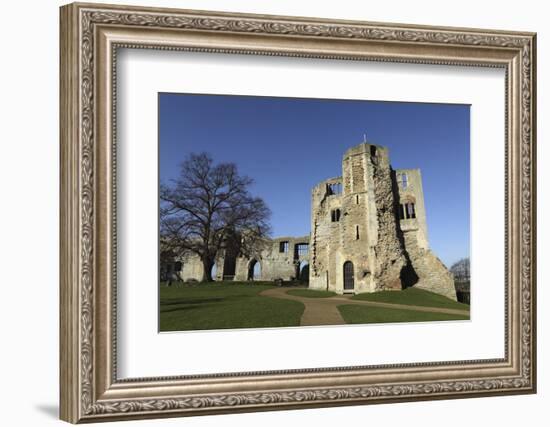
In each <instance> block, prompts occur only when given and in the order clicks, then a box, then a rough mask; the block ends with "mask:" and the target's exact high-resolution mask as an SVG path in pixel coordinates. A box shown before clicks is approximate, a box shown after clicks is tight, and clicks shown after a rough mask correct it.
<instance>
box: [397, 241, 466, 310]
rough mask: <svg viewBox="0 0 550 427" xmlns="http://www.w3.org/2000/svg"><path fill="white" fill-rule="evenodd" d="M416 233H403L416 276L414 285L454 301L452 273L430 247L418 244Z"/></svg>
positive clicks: (454, 292) (454, 291)
mask: <svg viewBox="0 0 550 427" xmlns="http://www.w3.org/2000/svg"><path fill="white" fill-rule="evenodd" d="M416 233H417V232H416V231H407V232H405V233H404V239H405V247H406V248H407V253H408V254H409V258H410V260H411V263H412V266H413V268H414V271H415V272H416V274H417V276H418V283H416V284H415V285H414V287H415V288H420V289H425V290H427V291H430V292H434V293H436V294H440V295H443V296H446V297H447V298H450V299H452V300H454V301H456V300H457V298H456V290H455V285H454V278H453V275H452V273H451V272H450V271H449V270H447V267H445V264H443V263H442V262H441V260H440V259H439V258H438V257H437V256H435V254H434V253H433V252H432V251H431V250H430V249H424V248H421V247H419V246H418V237H417V236H416Z"/></svg>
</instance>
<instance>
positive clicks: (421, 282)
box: [395, 169, 457, 301]
mask: <svg viewBox="0 0 550 427" xmlns="http://www.w3.org/2000/svg"><path fill="white" fill-rule="evenodd" d="M395 176H396V181H397V186H396V187H397V191H398V195H397V197H398V201H399V205H398V214H399V209H403V211H401V215H400V217H401V219H400V221H399V222H400V231H401V233H402V235H403V241H404V244H405V250H406V252H407V255H408V257H409V259H410V262H411V266H412V269H413V270H414V272H415V274H416V276H417V282H416V283H415V284H414V285H413V286H415V287H417V288H420V289H425V290H428V291H431V292H435V293H437V294H440V295H443V296H446V297H447V298H450V299H452V300H455V301H456V299H457V297H456V290H455V286H454V278H453V275H452V273H451V272H450V271H449V270H448V269H447V267H446V266H445V264H443V263H442V262H441V260H440V259H439V258H438V257H437V256H436V255H435V254H434V253H433V252H432V251H431V250H430V248H429V244H428V225H427V221H426V208H425V205H424V189H423V187H422V175H421V173H420V169H397V170H396V171H395ZM410 203H413V204H414V209H413V211H414V218H412V217H408V216H410V215H407V212H406V209H407V208H406V205H407V204H410ZM398 218H399V216H398Z"/></svg>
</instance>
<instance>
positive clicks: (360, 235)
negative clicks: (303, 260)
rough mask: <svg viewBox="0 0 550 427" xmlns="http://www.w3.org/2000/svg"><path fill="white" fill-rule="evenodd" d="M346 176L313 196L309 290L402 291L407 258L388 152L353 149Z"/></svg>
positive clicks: (346, 159)
mask: <svg viewBox="0 0 550 427" xmlns="http://www.w3.org/2000/svg"><path fill="white" fill-rule="evenodd" d="M342 172H343V175H342V177H337V178H333V179H329V180H326V181H324V182H322V183H320V184H318V185H317V186H316V187H315V188H314V189H313V190H312V200H311V202H312V208H311V241H310V247H311V254H310V262H311V265H310V279H309V286H310V287H311V288H314V289H326V290H332V291H335V292H338V293H343V292H354V293H360V292H374V291H378V290H385V289H396V290H397V289H402V287H403V285H402V281H401V271H402V269H403V268H404V267H405V266H406V264H407V258H406V254H405V250H404V247H403V243H402V242H401V241H400V239H399V235H398V228H399V224H398V220H397V219H396V215H395V197H394V184H393V183H394V179H393V171H392V170H391V167H390V162H389V154H388V150H387V148H384V147H380V146H377V145H373V144H368V143H362V144H360V145H357V146H355V147H353V148H350V149H349V150H347V151H346V153H345V154H344V157H343V160H342Z"/></svg>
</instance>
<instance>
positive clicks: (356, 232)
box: [355, 225, 359, 240]
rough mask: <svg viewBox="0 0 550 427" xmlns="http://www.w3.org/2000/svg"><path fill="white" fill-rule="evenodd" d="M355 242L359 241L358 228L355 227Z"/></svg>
mask: <svg viewBox="0 0 550 427" xmlns="http://www.w3.org/2000/svg"><path fill="white" fill-rule="evenodd" d="M355 240H359V226H358V225H356V226H355Z"/></svg>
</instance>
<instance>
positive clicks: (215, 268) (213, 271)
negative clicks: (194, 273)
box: [210, 263, 218, 280]
mask: <svg viewBox="0 0 550 427" xmlns="http://www.w3.org/2000/svg"><path fill="white" fill-rule="evenodd" d="M217 274H218V265H217V264H216V263H214V264H213V265H212V268H211V270H210V277H212V280H216V276H217Z"/></svg>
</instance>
